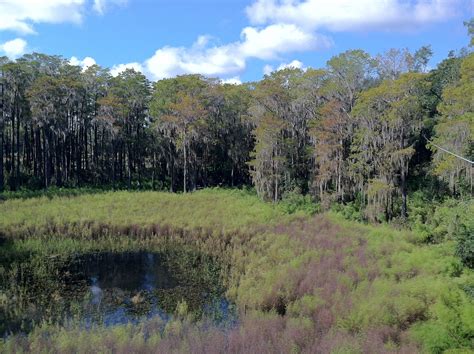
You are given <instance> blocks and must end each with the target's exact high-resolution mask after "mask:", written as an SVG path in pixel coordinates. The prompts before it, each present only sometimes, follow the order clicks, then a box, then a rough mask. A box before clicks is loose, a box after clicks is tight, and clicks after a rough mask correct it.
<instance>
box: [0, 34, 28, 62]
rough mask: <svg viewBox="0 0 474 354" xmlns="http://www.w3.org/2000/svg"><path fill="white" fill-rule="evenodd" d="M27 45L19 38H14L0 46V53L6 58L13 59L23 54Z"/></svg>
mask: <svg viewBox="0 0 474 354" xmlns="http://www.w3.org/2000/svg"><path fill="white" fill-rule="evenodd" d="M27 45H28V43H27V42H26V41H25V40H24V39H21V38H16V39H13V40H11V41H7V42H5V43H3V44H0V52H3V53H4V54H5V55H6V56H7V57H9V58H11V59H14V58H17V57H19V56H21V55H22V54H24V53H25V51H26V47H27Z"/></svg>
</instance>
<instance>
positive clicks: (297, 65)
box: [263, 60, 306, 75]
mask: <svg viewBox="0 0 474 354" xmlns="http://www.w3.org/2000/svg"><path fill="white" fill-rule="evenodd" d="M285 69H301V70H306V67H305V66H304V65H303V63H302V62H301V61H299V60H293V61H292V62H290V63H282V64H280V65H279V66H278V68H277V69H276V71H280V70H285ZM274 71H275V68H274V67H273V66H271V65H268V64H267V65H265V66H264V67H263V73H264V74H265V75H270V74H271V73H272V72H274Z"/></svg>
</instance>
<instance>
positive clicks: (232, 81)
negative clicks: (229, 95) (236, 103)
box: [221, 76, 242, 85]
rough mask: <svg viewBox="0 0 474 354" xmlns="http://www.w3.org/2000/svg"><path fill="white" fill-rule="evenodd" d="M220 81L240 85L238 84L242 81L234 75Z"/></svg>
mask: <svg viewBox="0 0 474 354" xmlns="http://www.w3.org/2000/svg"><path fill="white" fill-rule="evenodd" d="M221 83H222V84H223V85H225V84H229V85H240V84H242V81H241V80H240V77H238V76H234V77H231V78H228V79H223V80H221Z"/></svg>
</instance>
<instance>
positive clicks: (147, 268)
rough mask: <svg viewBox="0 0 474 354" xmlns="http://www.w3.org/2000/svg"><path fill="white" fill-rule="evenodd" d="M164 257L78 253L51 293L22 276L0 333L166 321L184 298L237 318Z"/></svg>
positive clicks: (216, 317) (208, 287) (221, 317)
mask: <svg viewBox="0 0 474 354" xmlns="http://www.w3.org/2000/svg"><path fill="white" fill-rule="evenodd" d="M0 1H1V0H0ZM162 257H164V255H162V254H159V253H156V254H155V253H148V252H135V253H134V252H132V253H111V252H104V253H94V254H84V255H79V256H77V257H74V258H72V259H70V260H68V261H67V263H65V264H64V265H62V268H60V272H62V273H63V274H64V277H62V276H61V273H60V275H59V276H51V279H48V281H50V282H51V287H50V288H48V289H51V291H50V292H43V290H41V288H40V290H39V291H38V287H36V286H35V284H33V283H29V282H24V281H23V279H19V280H18V286H19V289H21V291H23V292H24V293H25V294H27V295H28V299H29V301H28V302H21V303H20V302H19V303H18V304H17V305H15V306H12V307H10V308H9V309H8V311H7V312H5V315H4V314H3V313H1V312H0V319H5V321H4V323H1V325H3V327H2V326H0V327H1V328H3V329H4V331H1V332H4V333H0V338H1V337H2V336H3V337H4V338H5V337H7V336H8V335H10V334H12V333H28V332H29V331H30V330H31V329H32V328H33V327H34V326H36V325H37V324H38V323H41V322H42V321H48V322H49V321H51V323H58V324H63V323H79V324H82V325H84V326H85V327H87V328H91V327H93V326H95V325H99V324H104V325H105V326H114V325H120V324H127V323H135V324H136V323H139V322H140V321H143V320H147V319H152V318H156V319H160V320H161V321H163V322H164V323H166V322H167V321H168V320H169V319H170V316H172V315H171V314H172V313H174V311H175V309H176V304H177V302H180V301H183V300H184V301H186V302H187V304H188V308H189V310H190V312H195V311H197V312H199V314H201V313H202V314H203V315H204V318H205V319H209V320H210V321H211V322H212V323H213V324H215V325H218V326H221V324H222V325H228V324H231V323H235V322H234V321H235V319H236V312H237V311H236V310H235V308H234V307H233V305H231V304H230V303H229V302H228V301H227V300H226V299H225V298H224V297H223V296H222V295H219V293H215V292H213V289H214V286H215V285H217V284H210V283H209V282H206V280H205V279H204V280H202V283H201V279H199V278H197V279H196V278H193V277H189V278H188V277H186V276H184V277H183V276H182V275H180V276H178V275H177V273H176V271H175V270H173V269H172V268H170V267H171V266H170V265H169V263H167V262H166V261H164V259H163V258H162ZM180 271H182V270H181V269H180ZM180 274H182V273H180ZM188 281H191V283H187V282H188ZM20 286H22V287H20ZM51 294H54V296H55V299H54V300H52V299H51ZM2 316H4V317H3V318H2ZM25 321H26V322H25Z"/></svg>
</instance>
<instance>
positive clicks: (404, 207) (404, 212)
mask: <svg viewBox="0 0 474 354" xmlns="http://www.w3.org/2000/svg"><path fill="white" fill-rule="evenodd" d="M401 189H402V218H403V219H404V220H406V218H407V217H408V211H407V186H406V177H405V176H404V175H402V183H401Z"/></svg>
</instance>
